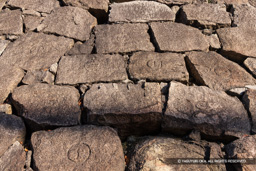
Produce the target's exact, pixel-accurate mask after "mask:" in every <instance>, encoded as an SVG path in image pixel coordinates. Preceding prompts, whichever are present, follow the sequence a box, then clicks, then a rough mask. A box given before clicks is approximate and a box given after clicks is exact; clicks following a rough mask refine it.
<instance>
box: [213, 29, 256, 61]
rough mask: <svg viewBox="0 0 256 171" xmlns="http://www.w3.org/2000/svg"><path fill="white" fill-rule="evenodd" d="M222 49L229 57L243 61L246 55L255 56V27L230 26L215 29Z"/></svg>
mask: <svg viewBox="0 0 256 171" xmlns="http://www.w3.org/2000/svg"><path fill="white" fill-rule="evenodd" d="M217 34H218V36H219V39H220V42H221V44H222V47H223V48H222V51H223V53H224V54H225V55H227V56H228V57H229V58H230V59H232V60H236V61H243V60H244V59H245V58H246V56H251V57H256V48H255V40H256V29H255V28H249V27H246V28H244V27H232V28H222V29H218V30H217Z"/></svg>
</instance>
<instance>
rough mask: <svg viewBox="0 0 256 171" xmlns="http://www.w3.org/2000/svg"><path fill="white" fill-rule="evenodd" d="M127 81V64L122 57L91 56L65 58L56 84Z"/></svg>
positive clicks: (59, 69) (60, 64) (61, 62)
mask: <svg viewBox="0 0 256 171" xmlns="http://www.w3.org/2000/svg"><path fill="white" fill-rule="evenodd" d="M125 79H127V73H126V63H125V60H124V58H123V57H122V56H121V55H101V54H91V55H77V56H63V57H62V58H61V60H60V63H59V67H58V72H57V78H56V83H57V84H78V83H95V82H111V81H112V82H113V81H114V82H115V81H121V80H125Z"/></svg>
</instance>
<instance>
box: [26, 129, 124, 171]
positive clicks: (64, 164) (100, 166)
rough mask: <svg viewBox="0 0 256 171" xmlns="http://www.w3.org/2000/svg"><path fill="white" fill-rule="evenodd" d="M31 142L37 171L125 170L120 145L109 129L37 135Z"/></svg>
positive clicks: (58, 130)
mask: <svg viewBox="0 0 256 171" xmlns="http://www.w3.org/2000/svg"><path fill="white" fill-rule="evenodd" d="M31 142H32V146H33V149H34V151H33V152H34V154H33V159H34V164H35V167H36V168H38V170H49V171H53V170H81V171H82V170H111V171H121V170H124V169H125V162H124V155H123V149H122V145H121V141H120V139H119V137H118V136H117V133H116V131H114V130H113V129H112V128H110V127H96V126H77V127H70V128H59V129H56V130H54V131H50V132H49V131H39V132H36V133H33V134H32V138H31ZM52 159H54V160H52Z"/></svg>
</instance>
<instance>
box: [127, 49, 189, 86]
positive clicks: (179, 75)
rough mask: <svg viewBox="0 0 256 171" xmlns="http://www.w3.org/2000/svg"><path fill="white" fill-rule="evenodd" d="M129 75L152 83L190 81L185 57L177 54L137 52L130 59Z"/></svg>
mask: <svg viewBox="0 0 256 171" xmlns="http://www.w3.org/2000/svg"><path fill="white" fill-rule="evenodd" d="M129 73H130V75H131V77H132V78H135V79H138V80H139V79H145V80H146V79H148V80H151V81H171V80H177V81H183V82H186V81H188V78H189V75H188V71H187V69H186V64H185V60H184V55H182V54H176V53H155V52H137V53H135V54H133V55H132V56H131V58H130V63H129Z"/></svg>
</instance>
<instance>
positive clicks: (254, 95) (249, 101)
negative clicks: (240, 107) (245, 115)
mask: <svg viewBox="0 0 256 171" xmlns="http://www.w3.org/2000/svg"><path fill="white" fill-rule="evenodd" d="M243 103H244V105H245V108H246V109H247V110H248V111H249V112H250V115H251V118H252V131H253V132H255V133H256V90H255V89H254V90H253V89H249V90H247V91H246V92H245V94H244V95H243Z"/></svg>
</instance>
